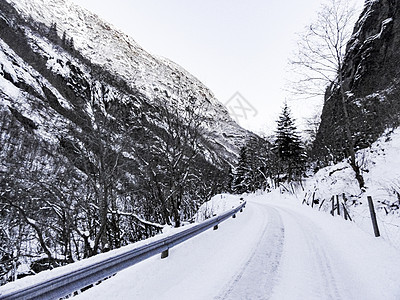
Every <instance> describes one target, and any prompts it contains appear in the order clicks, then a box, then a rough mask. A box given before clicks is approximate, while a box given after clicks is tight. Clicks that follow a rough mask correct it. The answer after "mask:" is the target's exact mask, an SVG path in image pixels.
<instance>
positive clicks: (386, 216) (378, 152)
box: [297, 128, 400, 249]
mask: <svg viewBox="0 0 400 300" xmlns="http://www.w3.org/2000/svg"><path fill="white" fill-rule="evenodd" d="M399 153H400V128H397V129H394V130H387V131H386V132H385V134H384V135H382V136H381V137H380V138H379V139H378V140H377V141H376V142H374V143H373V144H372V145H371V147H368V148H366V149H363V150H360V151H358V152H357V160H358V162H359V164H360V166H361V169H362V175H363V177H364V179H365V186H366V188H365V191H361V190H360V188H359V186H358V183H357V181H356V180H355V179H354V172H353V170H352V169H351V167H350V165H349V164H348V163H347V162H346V161H342V162H340V163H338V164H334V165H331V166H329V167H325V168H322V169H321V170H319V171H318V172H317V173H316V174H315V175H313V176H312V177H310V178H308V179H306V180H305V182H304V189H305V191H302V189H299V190H298V193H297V195H298V197H299V200H300V201H302V200H303V199H306V201H307V202H308V203H309V204H310V203H311V197H312V195H313V194H314V193H315V194H314V198H315V199H318V200H319V204H321V202H322V201H323V200H325V202H324V205H323V207H322V209H325V210H326V211H327V212H329V211H330V210H331V202H330V199H331V197H332V196H336V195H339V196H340V201H342V195H343V194H344V195H345V197H346V206H347V208H348V210H349V212H350V214H351V216H352V218H353V220H354V222H355V223H356V224H357V225H359V226H360V227H361V228H363V229H364V230H365V231H367V232H369V233H370V234H372V233H373V229H372V224H371V217H370V212H369V207H368V201H367V196H371V197H372V199H373V202H374V206H375V209H376V213H377V217H378V225H379V227H380V231H381V232H380V233H381V235H382V236H383V237H384V238H385V239H386V240H388V241H389V242H390V243H392V244H393V245H394V246H395V247H397V248H399V249H400V160H399ZM305 193H306V196H305V197H304V194H305Z"/></svg>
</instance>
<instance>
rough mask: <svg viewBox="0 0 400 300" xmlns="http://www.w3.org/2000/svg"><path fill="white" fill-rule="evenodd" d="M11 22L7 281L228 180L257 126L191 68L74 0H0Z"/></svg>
mask: <svg viewBox="0 0 400 300" xmlns="http://www.w3.org/2000/svg"><path fill="white" fill-rule="evenodd" d="M0 27H1V30H0V96H1V97H0V127H1V134H0V197H1V198H0V203H1V204H2V206H0V241H1V244H0V248H1V251H0V261H1V263H0V265H1V266H0V284H4V283H6V282H8V281H10V280H12V279H14V278H15V277H22V276H26V275H28V274H33V273H38V272H41V271H43V270H45V269H49V268H53V267H57V266H61V265H64V264H69V263H71V262H73V261H77V260H80V259H82V258H84V257H89V256H94V255H95V254H98V253H101V252H105V251H108V250H110V249H115V248H119V247H121V246H124V245H127V244H129V243H132V242H135V241H138V240H142V239H145V238H148V237H150V236H153V235H155V234H156V233H159V232H160V231H161V229H162V228H163V226H164V225H165V224H168V225H174V226H176V227H179V226H180V223H181V222H187V221H188V220H191V219H192V217H193V216H194V214H195V213H196V211H197V209H198V207H199V206H200V205H201V204H202V203H204V202H206V201H208V200H210V198H211V197H212V196H213V195H214V194H216V193H220V192H222V191H224V189H225V186H226V185H227V183H226V181H227V180H226V178H227V176H226V174H227V173H228V172H229V168H230V166H231V165H232V164H234V163H235V162H236V160H237V156H238V152H239V149H240V147H241V146H242V144H243V143H244V142H245V138H246V137H247V136H248V135H252V134H251V133H249V132H248V131H246V130H244V129H243V128H241V127H240V126H239V125H238V124H237V123H235V122H234V121H233V120H232V119H231V118H230V117H229V115H228V112H227V110H226V109H225V108H224V107H223V105H221V104H220V103H219V102H218V101H217V99H215V97H214V96H213V94H212V93H211V91H210V90H209V89H208V88H207V87H205V86H204V85H203V84H202V83H201V82H200V81H198V80H197V79H196V78H195V77H194V76H193V75H191V74H189V73H188V72H187V71H185V70H184V69H183V68H182V67H180V66H178V65H176V64H174V63H173V62H171V61H169V60H168V59H165V58H156V57H154V56H152V55H150V54H149V53H147V52H146V51H145V50H143V49H142V48H141V47H140V46H139V45H137V44H136V43H135V41H134V40H133V39H132V38H131V37H128V36H126V35H125V34H123V33H122V32H120V31H118V30H116V29H114V28H113V26H111V25H110V24H107V23H106V22H104V21H102V20H101V19H99V18H98V17H97V16H96V15H94V14H92V13H90V12H88V11H86V10H84V9H81V8H80V7H78V6H76V5H74V4H72V3H71V2H70V1H68V0H67V1H63V0H62V1H61V0H33V1H32V0H29V1H20V0H6V1H0ZM17 249H18V251H17ZM17 266H25V267H26V266H29V267H27V268H25V267H24V270H23V272H22V271H21V270H20V269H18V268H16V267H17ZM20 271H21V272H20Z"/></svg>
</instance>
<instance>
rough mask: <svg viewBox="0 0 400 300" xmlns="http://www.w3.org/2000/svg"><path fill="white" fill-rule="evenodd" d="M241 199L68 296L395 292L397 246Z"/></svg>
mask: <svg viewBox="0 0 400 300" xmlns="http://www.w3.org/2000/svg"><path fill="white" fill-rule="evenodd" d="M275 197H279V195H278V196H276V195H275ZM246 200H247V201H248V204H247V206H246V209H245V210H244V212H243V213H239V214H238V216H237V218H235V219H229V220H227V221H226V222H224V223H222V224H220V227H219V229H218V230H216V231H213V230H208V231H206V232H204V233H203V234H201V235H199V236H198V237H196V238H193V239H192V240H189V241H187V242H185V243H183V244H181V245H179V246H177V247H175V248H173V249H171V250H170V257H169V258H167V259H163V260H161V259H160V258H159V257H153V258H151V259H149V260H146V261H144V262H141V263H139V264H137V265H135V266H133V267H131V268H129V269H127V270H124V271H122V272H120V273H118V274H117V275H116V276H114V277H113V278H111V279H109V280H106V281H105V282H103V283H102V284H100V285H98V286H96V287H94V288H92V289H90V290H88V291H86V292H84V293H82V294H80V295H79V296H77V297H76V298H77V299H96V300H100V299H119V300H122V299H146V300H147V299H279V300H280V299H400V285H399V284H398V278H399V276H400V254H399V252H398V251H396V250H395V249H393V248H391V247H390V246H388V245H387V244H386V243H385V242H384V241H381V240H376V239H374V238H372V237H370V236H368V235H367V234H365V233H364V232H362V231H360V230H359V229H358V228H356V226H355V225H354V224H351V223H350V222H348V223H345V222H344V221H342V220H340V219H337V218H330V217H329V215H325V214H322V213H318V212H314V211H312V210H311V209H309V208H307V207H302V206H299V205H293V203H290V202H288V201H283V200H282V201H280V199H275V198H273V197H272V195H264V196H250V197H248V199H246ZM295 204H297V203H295ZM368 249H369V250H368Z"/></svg>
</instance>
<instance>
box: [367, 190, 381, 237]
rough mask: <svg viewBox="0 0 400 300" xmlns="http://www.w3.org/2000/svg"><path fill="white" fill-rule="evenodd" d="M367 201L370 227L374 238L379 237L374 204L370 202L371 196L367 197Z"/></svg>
mask: <svg viewBox="0 0 400 300" xmlns="http://www.w3.org/2000/svg"><path fill="white" fill-rule="evenodd" d="M367 199H368V205H369V212H370V214H371V220H372V226H373V227H374V233H375V237H379V236H380V233H379V228H378V222H377V221H376V214H375V208H374V203H373V202H372V197H371V196H368V197H367Z"/></svg>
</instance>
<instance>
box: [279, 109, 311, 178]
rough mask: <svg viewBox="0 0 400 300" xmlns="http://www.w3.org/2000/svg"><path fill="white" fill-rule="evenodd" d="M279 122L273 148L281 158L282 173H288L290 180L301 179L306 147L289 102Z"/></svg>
mask: <svg viewBox="0 0 400 300" xmlns="http://www.w3.org/2000/svg"><path fill="white" fill-rule="evenodd" d="M277 124H278V126H277V131H276V139H275V142H274V148H273V150H274V151H275V154H276V155H277V157H278V160H279V167H280V173H281V175H286V176H287V180H288V181H292V180H294V179H299V178H300V177H301V176H302V175H303V173H304V170H305V162H306V156H305V149H304V147H303V145H302V143H301V141H300V137H299V135H298V134H297V128H296V126H295V124H294V120H293V118H292V116H291V112H290V109H289V107H288V105H287V103H285V106H284V107H283V110H282V113H281V115H280V116H279V119H278V121H277Z"/></svg>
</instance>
